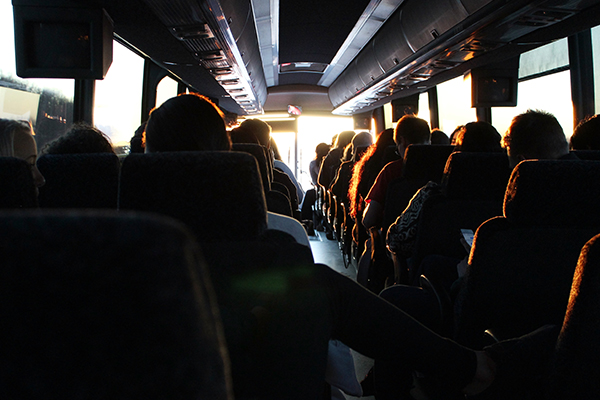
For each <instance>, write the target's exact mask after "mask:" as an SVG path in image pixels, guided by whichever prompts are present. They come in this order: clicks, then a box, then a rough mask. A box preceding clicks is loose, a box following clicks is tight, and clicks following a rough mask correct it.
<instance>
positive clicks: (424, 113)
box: [378, 92, 431, 133]
mask: <svg viewBox="0 0 600 400" xmlns="http://www.w3.org/2000/svg"><path fill="white" fill-rule="evenodd" d="M418 117H419V118H422V119H424V120H425V121H427V123H429V126H431V119H430V118H431V113H430V111H429V93H427V92H423V93H419V112H418ZM378 133H379V132H378Z"/></svg>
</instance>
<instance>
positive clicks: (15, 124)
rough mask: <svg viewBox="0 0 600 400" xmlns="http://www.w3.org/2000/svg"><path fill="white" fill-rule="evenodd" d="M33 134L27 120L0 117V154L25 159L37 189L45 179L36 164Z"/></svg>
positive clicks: (42, 184) (36, 155) (35, 146)
mask: <svg viewBox="0 0 600 400" xmlns="http://www.w3.org/2000/svg"><path fill="white" fill-rule="evenodd" d="M34 135H35V134H34V132H33V128H32V127H31V124H30V123H29V122H28V121H15V120H8V119H2V118H0V156H2V157H16V158H20V159H22V160H25V161H27V163H28V164H29V166H30V167H31V174H32V175H33V183H34V185H35V187H36V191H37V188H39V187H42V186H44V184H45V183H46V181H45V179H44V176H43V175H42V174H41V173H40V171H39V170H38V168H37V165H36V161H37V157H38V151H37V144H36V143H35V138H34V137H33V136H34Z"/></svg>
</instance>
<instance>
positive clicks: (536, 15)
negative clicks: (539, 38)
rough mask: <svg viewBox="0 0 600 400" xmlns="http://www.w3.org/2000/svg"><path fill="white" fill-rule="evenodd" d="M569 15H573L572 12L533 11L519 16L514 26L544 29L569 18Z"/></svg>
mask: <svg viewBox="0 0 600 400" xmlns="http://www.w3.org/2000/svg"><path fill="white" fill-rule="evenodd" d="M571 15H573V12H568V11H564V10H550V9H545V10H544V9H542V10H535V11H534V12H532V13H529V14H526V15H523V16H521V17H520V18H519V19H518V20H517V22H516V24H517V25H524V26H531V27H544V26H548V25H552V24H554V23H556V22H560V21H562V20H563V19H565V18H568V17H570V16H571Z"/></svg>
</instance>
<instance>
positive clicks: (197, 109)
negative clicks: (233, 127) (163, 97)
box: [145, 93, 231, 153]
mask: <svg viewBox="0 0 600 400" xmlns="http://www.w3.org/2000/svg"><path fill="white" fill-rule="evenodd" d="M145 143H146V152H147V153H154V152H165V151H211V150H212V151H217V150H231V140H230V138H229V134H228V133H227V130H226V129H225V121H224V120H223V113H222V112H221V111H220V110H219V109H218V108H217V106H215V105H214V104H213V103H212V102H211V101H210V100H209V99H207V98H206V97H204V96H201V95H199V94H195V93H190V94H182V95H179V96H177V97H173V98H171V99H169V100H167V101H165V102H164V103H163V104H162V105H161V106H160V107H158V108H155V109H154V110H152V112H151V113H150V119H149V120H148V124H147V125H146V132H145Z"/></svg>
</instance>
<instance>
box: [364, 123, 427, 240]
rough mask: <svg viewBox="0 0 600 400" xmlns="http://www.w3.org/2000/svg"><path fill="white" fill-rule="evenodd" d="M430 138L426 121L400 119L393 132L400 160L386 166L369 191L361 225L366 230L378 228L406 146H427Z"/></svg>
mask: <svg viewBox="0 0 600 400" xmlns="http://www.w3.org/2000/svg"><path fill="white" fill-rule="evenodd" d="M430 136H431V131H430V129H429V124H428V123H427V121H425V120H423V119H421V118H417V117H416V116H414V115H405V116H403V117H402V118H400V120H399V121H398V124H397V125H396V128H395V130H394V142H395V143H396V146H397V147H398V154H399V155H400V156H401V157H402V158H401V159H400V160H397V161H392V162H391V163H389V164H387V165H386V166H385V167H384V168H383V170H381V172H380V173H379V175H378V176H377V179H376V180H375V183H374V184H373V186H372V187H371V189H370V190H369V194H368V195H367V197H366V199H365V201H366V203H367V206H366V208H365V211H364V214H363V219H362V223H363V225H364V226H365V228H366V229H367V230H369V229H371V228H375V227H376V228H379V227H380V225H381V220H382V218H383V210H384V207H385V197H386V194H387V188H388V186H389V184H390V182H391V181H393V180H394V179H396V178H399V177H401V176H402V167H403V165H404V154H405V153H406V149H407V148H408V146H410V145H411V144H429V143H430Z"/></svg>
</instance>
